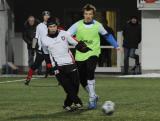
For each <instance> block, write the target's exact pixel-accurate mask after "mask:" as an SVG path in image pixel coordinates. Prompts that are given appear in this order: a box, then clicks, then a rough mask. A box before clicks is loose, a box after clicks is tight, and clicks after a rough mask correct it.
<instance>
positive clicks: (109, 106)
mask: <svg viewBox="0 0 160 121" xmlns="http://www.w3.org/2000/svg"><path fill="white" fill-rule="evenodd" d="M102 111H103V112H104V113H105V114H107V115H112V114H113V113H114V111H115V103H114V102H112V101H105V103H104V104H103V105H102Z"/></svg>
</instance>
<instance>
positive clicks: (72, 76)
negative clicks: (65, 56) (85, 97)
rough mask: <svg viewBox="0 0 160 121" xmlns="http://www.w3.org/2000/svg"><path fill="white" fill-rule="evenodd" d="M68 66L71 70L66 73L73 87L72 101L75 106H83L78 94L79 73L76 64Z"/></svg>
mask: <svg viewBox="0 0 160 121" xmlns="http://www.w3.org/2000/svg"><path fill="white" fill-rule="evenodd" d="M69 68H70V69H69V70H71V71H70V72H69V73H68V76H69V80H70V82H71V87H72V89H73V92H72V93H73V94H72V95H74V97H75V98H74V100H73V103H74V104H75V106H76V107H77V108H81V107H82V106H83V104H82V101H81V99H80V98H79V96H78V93H79V86H80V82H79V73H78V70H77V67H76V65H71V67H69Z"/></svg>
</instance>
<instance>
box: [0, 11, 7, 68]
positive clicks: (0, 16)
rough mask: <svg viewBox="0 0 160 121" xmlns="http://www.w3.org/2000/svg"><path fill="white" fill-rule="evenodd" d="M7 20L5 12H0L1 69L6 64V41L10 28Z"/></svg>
mask: <svg viewBox="0 0 160 121" xmlns="http://www.w3.org/2000/svg"><path fill="white" fill-rule="evenodd" d="M7 19H8V18H7V13H6V12H5V11H0V69H1V68H2V65H4V64H5V63H6V49H5V41H6V36H7V35H6V34H7V33H6V32H7V27H8V26H7V25H8V22H7Z"/></svg>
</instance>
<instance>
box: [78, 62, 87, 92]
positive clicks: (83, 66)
mask: <svg viewBox="0 0 160 121" xmlns="http://www.w3.org/2000/svg"><path fill="white" fill-rule="evenodd" d="M76 64H77V68H78V73H79V80H80V84H81V85H82V87H83V88H84V89H85V90H86V91H87V92H88V86H87V85H88V84H87V73H86V71H87V61H77V62H76Z"/></svg>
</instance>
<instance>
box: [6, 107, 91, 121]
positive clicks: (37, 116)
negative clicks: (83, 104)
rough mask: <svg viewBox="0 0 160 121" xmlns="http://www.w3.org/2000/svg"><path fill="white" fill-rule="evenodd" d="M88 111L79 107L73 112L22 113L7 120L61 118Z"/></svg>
mask: <svg viewBox="0 0 160 121" xmlns="http://www.w3.org/2000/svg"><path fill="white" fill-rule="evenodd" d="M86 111H89V110H88V109H80V110H77V111H74V112H66V111H61V112H56V113H51V114H32V115H24V116H19V117H12V118H10V119H8V120H20V121H21V120H38V119H41V120H44V121H45V119H57V120H58V119H62V118H71V117H72V116H73V117H74V116H76V115H77V116H80V115H81V113H83V112H86Z"/></svg>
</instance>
